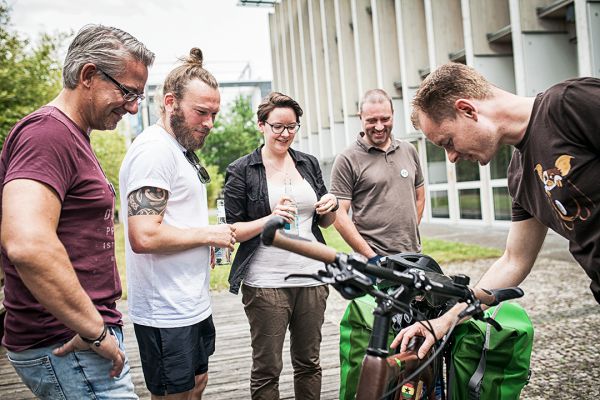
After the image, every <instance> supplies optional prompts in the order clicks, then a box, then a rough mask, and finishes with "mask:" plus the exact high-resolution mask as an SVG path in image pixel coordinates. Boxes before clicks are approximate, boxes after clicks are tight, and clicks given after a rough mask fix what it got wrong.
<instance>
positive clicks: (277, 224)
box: [261, 217, 337, 264]
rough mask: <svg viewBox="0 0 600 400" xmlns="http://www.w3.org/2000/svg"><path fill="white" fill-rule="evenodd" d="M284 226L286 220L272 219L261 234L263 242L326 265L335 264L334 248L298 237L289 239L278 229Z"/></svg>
mask: <svg viewBox="0 0 600 400" xmlns="http://www.w3.org/2000/svg"><path fill="white" fill-rule="evenodd" d="M284 225H285V220H284V219H283V218H281V217H273V218H270V219H269V220H268V221H267V223H266V224H265V227H264V228H263V232H262V234H261V240H262V242H263V243H264V244H265V245H267V246H271V245H273V246H275V247H279V248H280V249H284V250H287V251H291V252H292V253H296V254H300V255H301V256H304V257H308V258H312V259H313V260H317V261H322V262H324V263H326V264H332V263H334V262H335V258H336V255H337V252H336V251H335V249H334V248H331V247H329V246H327V245H324V244H322V243H319V242H312V241H310V240H306V239H303V238H301V237H298V236H294V237H293V238H292V237H288V236H287V235H286V234H284V233H282V232H280V231H278V229H279V228H283V226H284Z"/></svg>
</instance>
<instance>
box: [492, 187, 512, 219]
mask: <svg viewBox="0 0 600 400" xmlns="http://www.w3.org/2000/svg"><path fill="white" fill-rule="evenodd" d="M492 192H493V196H494V218H495V219H496V220H500V221H510V215H511V200H510V196H509V195H508V188H506V187H495V188H493V189H492Z"/></svg>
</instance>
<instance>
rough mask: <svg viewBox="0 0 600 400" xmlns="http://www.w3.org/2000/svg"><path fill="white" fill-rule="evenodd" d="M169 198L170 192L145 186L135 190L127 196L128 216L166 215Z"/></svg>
mask: <svg viewBox="0 0 600 400" xmlns="http://www.w3.org/2000/svg"><path fill="white" fill-rule="evenodd" d="M167 200H169V192H167V191H166V190H163V189H159V188H155V187H150V186H145V187H143V188H139V189H138V190H136V191H133V192H131V193H130V194H129V196H128V197H127V216H128V217H131V216H134V215H164V213H165V210H166V208H167Z"/></svg>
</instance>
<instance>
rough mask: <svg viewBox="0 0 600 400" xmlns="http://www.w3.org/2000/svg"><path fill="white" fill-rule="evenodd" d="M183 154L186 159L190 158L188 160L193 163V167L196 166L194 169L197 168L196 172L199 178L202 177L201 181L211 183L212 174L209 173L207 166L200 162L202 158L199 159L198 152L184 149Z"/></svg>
mask: <svg viewBox="0 0 600 400" xmlns="http://www.w3.org/2000/svg"><path fill="white" fill-rule="evenodd" d="M183 154H184V155H185V159H186V160H188V162H189V163H190V164H192V167H194V169H195V170H196V174H197V175H198V179H200V182H202V183H204V184H205V185H206V184H207V183H210V175H209V174H208V171H207V170H206V168H204V167H203V166H202V164H200V160H199V159H198V156H197V155H196V153H194V152H193V151H190V150H187V151H184V152H183Z"/></svg>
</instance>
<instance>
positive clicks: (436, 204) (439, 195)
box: [429, 190, 450, 218]
mask: <svg viewBox="0 0 600 400" xmlns="http://www.w3.org/2000/svg"><path fill="white" fill-rule="evenodd" d="M429 197H430V199H431V216H432V217H434V218H450V208H449V207H448V191H446V190H432V191H431V192H430V193H429Z"/></svg>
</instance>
